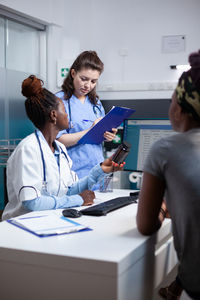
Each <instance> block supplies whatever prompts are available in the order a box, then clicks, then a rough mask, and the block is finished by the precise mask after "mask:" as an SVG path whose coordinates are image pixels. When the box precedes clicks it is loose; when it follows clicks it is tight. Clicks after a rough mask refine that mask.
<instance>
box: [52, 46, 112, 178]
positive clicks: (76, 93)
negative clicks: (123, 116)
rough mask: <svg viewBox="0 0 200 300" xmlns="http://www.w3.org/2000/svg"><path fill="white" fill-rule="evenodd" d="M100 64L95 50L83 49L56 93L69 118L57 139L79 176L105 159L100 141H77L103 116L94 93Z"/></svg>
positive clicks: (109, 137)
mask: <svg viewBox="0 0 200 300" xmlns="http://www.w3.org/2000/svg"><path fill="white" fill-rule="evenodd" d="M103 67H104V65H103V63H102V61H101V60H100V59H99V57H98V55H97V53H96V52H95V51H84V52H82V53H81V54H80V55H79V56H78V57H77V58H76V60H75V61H74V63H73V64H72V66H71V68H70V71H69V73H68V75H67V77H66V78H65V80H64V82H63V85H62V91H60V92H58V93H57V94H56V96H57V97H59V98H60V99H62V101H63V103H64V106H65V110H66V112H67V115H68V119H69V129H66V130H63V131H60V132H59V134H58V136H57V139H58V140H59V141H60V142H61V143H63V144H64V145H65V146H66V147H67V151H68V154H69V156H70V157H71V159H72V161H73V171H75V172H76V173H77V175H78V177H79V178H82V177H85V176H87V175H88V173H89V171H90V170H91V168H92V167H93V166H95V165H96V164H98V163H100V162H101V161H102V160H104V158H103V149H102V144H81V145H78V144H77V142H78V140H79V139H80V138H81V137H82V136H83V135H84V134H85V133H86V132H87V131H88V130H89V129H90V128H91V127H92V126H94V125H95V124H96V123H97V122H98V121H99V120H100V119H101V118H102V117H104V115H105V112H104V108H103V106H102V104H101V102H100V100H99V98H98V95H97V94H96V85H97V82H98V79H99V76H100V75H101V73H102V72H103ZM116 132H117V129H115V128H113V129H112V132H108V131H106V132H105V134H104V138H105V140H107V141H112V140H113V139H114V137H115V135H116Z"/></svg>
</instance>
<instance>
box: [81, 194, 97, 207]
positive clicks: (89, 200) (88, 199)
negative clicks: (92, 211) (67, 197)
mask: <svg viewBox="0 0 200 300" xmlns="http://www.w3.org/2000/svg"><path fill="white" fill-rule="evenodd" d="M79 195H80V196H81V197H82V198H83V204H82V205H83V206H87V205H92V204H93V203H94V201H93V200H94V198H95V193H94V192H93V191H89V190H85V191H83V192H82V193H80V194H79Z"/></svg>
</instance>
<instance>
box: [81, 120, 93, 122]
mask: <svg viewBox="0 0 200 300" xmlns="http://www.w3.org/2000/svg"><path fill="white" fill-rule="evenodd" d="M83 122H94V121H92V120H83Z"/></svg>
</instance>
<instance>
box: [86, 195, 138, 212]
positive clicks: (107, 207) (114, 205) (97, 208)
mask: <svg viewBox="0 0 200 300" xmlns="http://www.w3.org/2000/svg"><path fill="white" fill-rule="evenodd" d="M138 196H139V191H138V192H133V193H131V196H127V197H118V198H114V199H111V200H108V201H106V202H102V203H99V204H97V205H93V206H90V207H87V208H85V209H82V210H81V213H82V214H83V215H90V216H105V215H106V214H107V213H109V212H111V211H113V210H115V209H118V208H120V207H123V206H126V205H129V204H132V203H137V199H138Z"/></svg>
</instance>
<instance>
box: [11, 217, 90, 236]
mask: <svg viewBox="0 0 200 300" xmlns="http://www.w3.org/2000/svg"><path fill="white" fill-rule="evenodd" d="M43 217H45V215H44V216H33V217H26V216H24V215H23V216H22V217H17V218H13V219H8V220H7V222H8V223H10V224H12V225H14V226H16V227H18V228H20V229H23V230H25V231H27V232H30V233H32V234H34V235H36V236H38V237H49V236H55V235H63V234H70V233H75V232H82V231H91V230H92V229H91V228H89V227H86V226H82V225H81V224H79V223H77V222H75V221H73V220H70V219H68V218H66V217H63V216H62V217H60V219H62V220H64V221H66V224H67V223H71V225H72V228H70V229H68V228H66V230H65V228H62V230H59V229H60V228H55V230H53V231H54V232H52V230H51V232H46V233H44V232H43V233H39V232H37V231H35V230H31V229H30V228H28V227H26V226H23V223H21V222H20V219H21V220H23V219H27V220H28V219H29V220H31V219H35V221H36V222H37V221H38V220H37V219H40V220H41V219H42V218H43Z"/></svg>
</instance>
